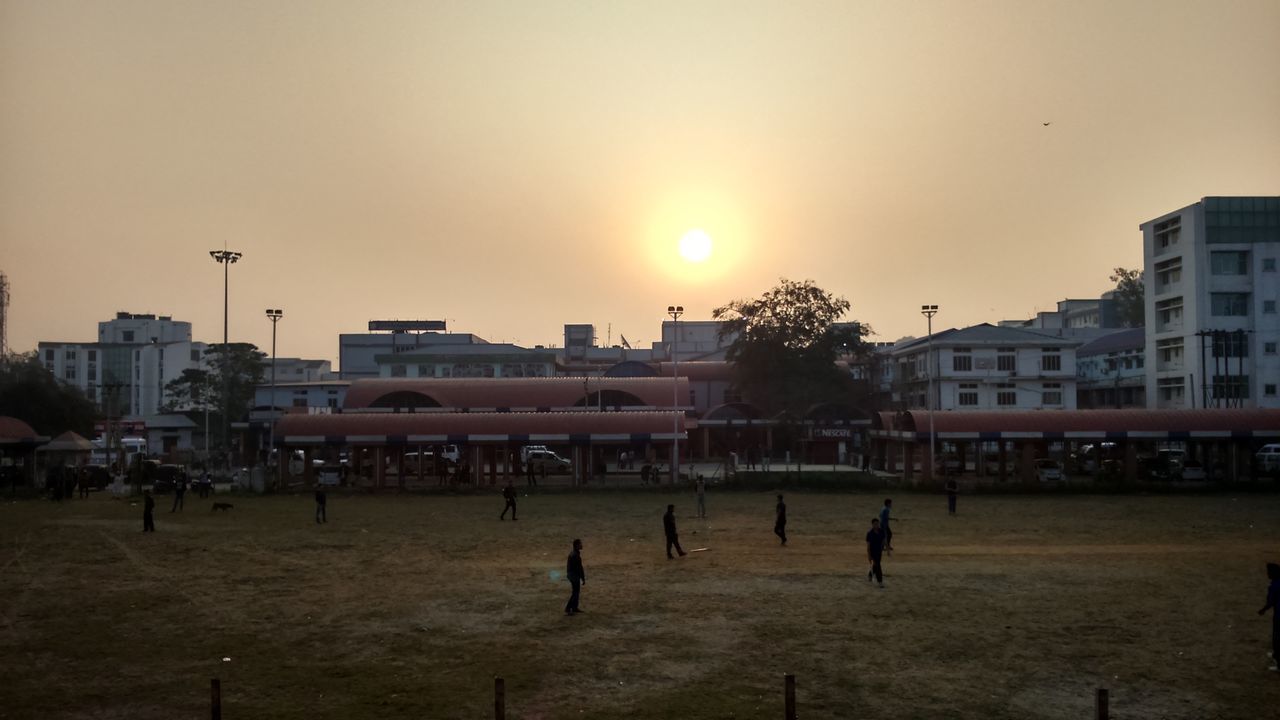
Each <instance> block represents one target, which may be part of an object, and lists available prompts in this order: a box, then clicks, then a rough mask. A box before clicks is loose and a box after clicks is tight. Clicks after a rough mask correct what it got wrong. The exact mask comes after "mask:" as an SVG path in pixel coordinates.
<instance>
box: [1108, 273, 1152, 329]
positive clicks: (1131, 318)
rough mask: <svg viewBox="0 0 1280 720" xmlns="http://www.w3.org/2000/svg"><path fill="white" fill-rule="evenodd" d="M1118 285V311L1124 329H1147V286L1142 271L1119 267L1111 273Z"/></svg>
mask: <svg viewBox="0 0 1280 720" xmlns="http://www.w3.org/2000/svg"><path fill="white" fill-rule="evenodd" d="M1111 282H1113V283H1115V284H1116V289H1115V298H1116V311H1117V314H1118V315H1119V318H1120V324H1121V325H1123V326H1124V327H1130V328H1132V327H1145V326H1146V324H1147V322H1146V321H1147V305H1146V299H1145V296H1146V284H1145V283H1144V282H1143V277H1142V271H1141V270H1126V269H1124V268H1122V267H1118V268H1116V269H1115V271H1114V272H1112V273H1111Z"/></svg>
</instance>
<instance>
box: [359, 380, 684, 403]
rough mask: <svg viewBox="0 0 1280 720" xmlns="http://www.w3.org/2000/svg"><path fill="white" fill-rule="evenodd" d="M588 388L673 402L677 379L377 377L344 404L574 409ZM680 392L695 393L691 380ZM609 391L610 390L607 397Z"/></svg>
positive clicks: (365, 382) (643, 399)
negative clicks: (398, 401) (384, 400)
mask: <svg viewBox="0 0 1280 720" xmlns="http://www.w3.org/2000/svg"><path fill="white" fill-rule="evenodd" d="M583 381H586V388H585V390H586V392H590V393H592V394H594V393H596V392H599V391H610V390H612V391H616V392H622V393H629V394H631V395H634V396H635V397H636V398H638V399H639V401H640V402H639V403H638V405H640V406H647V407H660V408H669V407H671V400H672V394H673V393H672V388H671V384H672V381H671V380H670V379H664V378H646V377H639V378H634V377H587V378H582V377H547V378H376V379H366V380H355V381H353V382H352V383H351V387H350V388H349V389H348V390H347V396H346V399H345V400H344V401H343V407H344V408H345V409H348V410H359V409H364V408H368V407H373V406H374V403H375V402H377V400H378V398H381V397H384V396H386V395H389V394H391V393H418V394H421V395H426V396H427V397H430V398H432V399H433V400H435V401H436V402H437V403H439V404H440V407H445V408H468V409H469V408H481V409H486V408H568V407H574V406H575V405H579V404H581V403H582V399H583V397H584V394H585V393H584V388H583ZM679 382H680V384H681V386H682V387H681V390H680V396H681V397H686V398H687V397H689V388H688V383H687V381H679ZM607 397H608V396H607V395H606V398H607Z"/></svg>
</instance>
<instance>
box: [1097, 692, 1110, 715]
mask: <svg viewBox="0 0 1280 720" xmlns="http://www.w3.org/2000/svg"><path fill="white" fill-rule="evenodd" d="M1110 705H1111V693H1109V692H1107V689H1106V688H1098V696H1097V720H1111V707H1110Z"/></svg>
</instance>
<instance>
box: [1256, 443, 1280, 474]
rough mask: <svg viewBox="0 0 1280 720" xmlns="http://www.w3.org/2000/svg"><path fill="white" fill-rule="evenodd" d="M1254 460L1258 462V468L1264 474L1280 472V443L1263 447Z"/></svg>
mask: <svg viewBox="0 0 1280 720" xmlns="http://www.w3.org/2000/svg"><path fill="white" fill-rule="evenodd" d="M1254 458H1256V459H1257V461H1258V467H1259V468H1260V469H1261V470H1262V471H1263V472H1275V471H1277V470H1280V443H1271V444H1270V445H1263V446H1262V449H1261V450H1259V451H1258V454H1257V455H1254Z"/></svg>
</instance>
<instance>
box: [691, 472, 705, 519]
mask: <svg viewBox="0 0 1280 720" xmlns="http://www.w3.org/2000/svg"><path fill="white" fill-rule="evenodd" d="M693 488H694V490H695V491H696V492H697V493H698V517H700V518H706V517H707V481H706V480H705V479H703V477H702V476H701V475H699V476H698V479H697V480H696V481H694V484H693Z"/></svg>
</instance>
